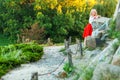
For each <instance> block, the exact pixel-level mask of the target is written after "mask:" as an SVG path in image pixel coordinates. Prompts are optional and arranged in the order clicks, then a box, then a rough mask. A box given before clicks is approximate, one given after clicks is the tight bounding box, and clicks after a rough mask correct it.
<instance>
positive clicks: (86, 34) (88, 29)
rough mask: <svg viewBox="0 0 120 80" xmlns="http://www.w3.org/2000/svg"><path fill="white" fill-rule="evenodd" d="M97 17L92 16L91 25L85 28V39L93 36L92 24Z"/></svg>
mask: <svg viewBox="0 0 120 80" xmlns="http://www.w3.org/2000/svg"><path fill="white" fill-rule="evenodd" d="M96 18H97V17H96V16H90V18H89V23H88V24H87V25H86V26H85V28H84V32H83V38H85V37H87V36H91V35H92V31H93V28H92V22H93V21H94V20H95V19H96Z"/></svg>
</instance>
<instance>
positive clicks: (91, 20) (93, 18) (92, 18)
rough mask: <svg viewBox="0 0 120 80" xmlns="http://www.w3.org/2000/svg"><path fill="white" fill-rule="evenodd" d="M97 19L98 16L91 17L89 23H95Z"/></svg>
mask: <svg viewBox="0 0 120 80" xmlns="http://www.w3.org/2000/svg"><path fill="white" fill-rule="evenodd" d="M96 18H98V16H90V17H89V23H90V24H92V22H93V21H94V20H95V19H96Z"/></svg>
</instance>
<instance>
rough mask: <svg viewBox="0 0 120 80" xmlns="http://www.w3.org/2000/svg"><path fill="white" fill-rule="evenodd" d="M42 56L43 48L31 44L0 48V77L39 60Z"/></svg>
mask: <svg viewBox="0 0 120 80" xmlns="http://www.w3.org/2000/svg"><path fill="white" fill-rule="evenodd" d="M42 55H43V47H42V46H40V45H39V44H36V43H32V42H31V43H27V44H23V43H21V44H14V45H9V46H3V47H0V64H1V65H0V77H1V76H2V75H4V74H5V73H7V72H8V71H9V70H10V69H12V68H14V67H17V66H19V65H20V64H22V63H28V62H33V61H37V60H39V59H40V58H41V57H42Z"/></svg>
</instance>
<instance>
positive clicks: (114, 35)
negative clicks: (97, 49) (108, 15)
mask: <svg viewBox="0 0 120 80" xmlns="http://www.w3.org/2000/svg"><path fill="white" fill-rule="evenodd" d="M115 22H116V21H113V20H112V21H111V22H110V26H109V27H110V29H109V31H108V33H109V37H110V38H118V39H120V32H119V31H116V30H115V27H116V26H115V25H116V24H115Z"/></svg>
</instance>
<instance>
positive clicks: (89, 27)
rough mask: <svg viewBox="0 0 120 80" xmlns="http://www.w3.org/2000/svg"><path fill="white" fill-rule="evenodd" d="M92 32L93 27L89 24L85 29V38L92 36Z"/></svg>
mask: <svg viewBox="0 0 120 80" xmlns="http://www.w3.org/2000/svg"><path fill="white" fill-rule="evenodd" d="M92 31H93V29H92V25H91V24H90V23H88V24H87V26H86V27H85V28H84V32H83V38H85V37H87V36H91V35H92Z"/></svg>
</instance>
